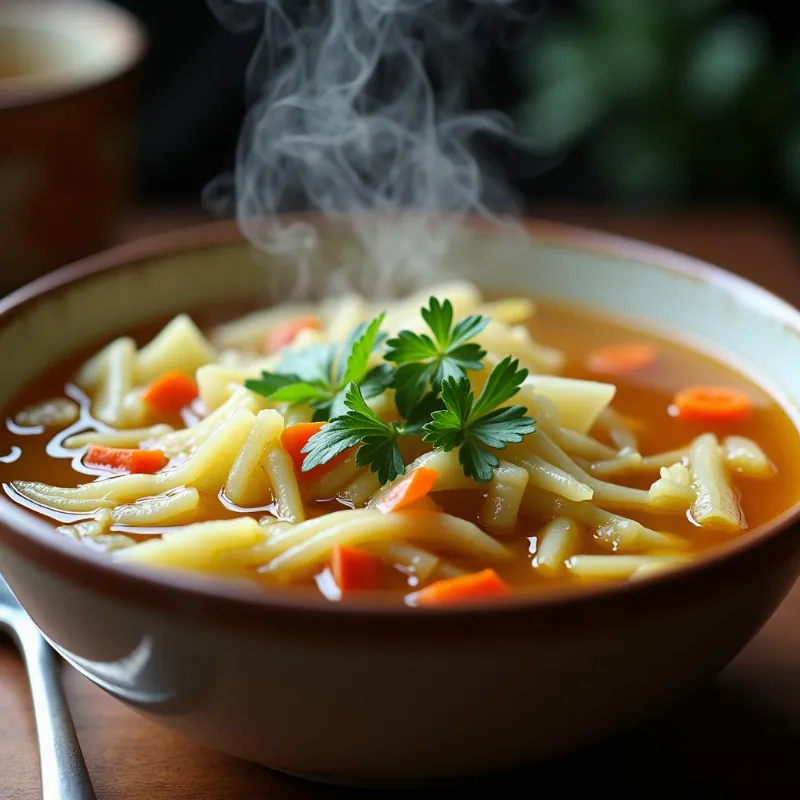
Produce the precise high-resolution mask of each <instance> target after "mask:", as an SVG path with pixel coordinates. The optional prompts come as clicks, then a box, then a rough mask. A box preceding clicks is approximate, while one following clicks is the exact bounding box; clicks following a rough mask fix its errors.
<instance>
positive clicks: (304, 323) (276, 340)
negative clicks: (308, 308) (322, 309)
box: [264, 315, 322, 353]
mask: <svg viewBox="0 0 800 800" xmlns="http://www.w3.org/2000/svg"><path fill="white" fill-rule="evenodd" d="M308 328H310V329H311V330H314V331H321V330H322V320H321V319H320V318H319V317H315V316H313V315H308V316H303V317H295V318H294V319H290V320H287V321H286V322H284V323H282V324H280V325H278V326H277V327H275V328H273V329H272V330H271V331H269V333H267V335H266V338H265V339H264V346H265V348H266V351H267V352H268V353H276V352H277V351H278V350H282V349H283V348H284V347H288V346H289V345H290V344H291V343H292V342H293V341H294V340H295V339H296V338H297V334H298V333H300V331H302V330H306V329H308Z"/></svg>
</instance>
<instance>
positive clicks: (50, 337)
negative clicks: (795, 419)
mask: <svg viewBox="0 0 800 800" xmlns="http://www.w3.org/2000/svg"><path fill="white" fill-rule="evenodd" d="M528 230H529V233H530V238H526V237H518V238H516V239H514V240H513V241H512V239H511V238H509V237H508V236H506V234H504V233H503V234H498V233H495V232H492V231H491V230H478V229H472V230H470V231H468V232H467V233H466V234H465V236H464V240H463V241H462V242H460V243H459V244H458V245H456V246H455V249H454V252H453V263H455V264H457V265H458V269H459V271H460V273H461V274H462V275H463V276H464V277H466V278H468V279H471V280H475V281H476V282H478V283H479V284H482V285H484V286H489V287H492V288H497V289H502V290H508V291H513V292H521V293H534V294H543V295H549V296H552V297H555V298H561V299H567V300H569V301H577V302H580V303H586V304H591V305H592V306H594V307H596V308H599V309H602V310H604V311H606V312H609V313H614V314H620V315H623V316H625V317H631V318H640V319H646V320H647V322H648V324H650V325H651V326H653V325H655V326H660V327H664V328H666V329H670V328H677V327H680V328H681V329H682V330H683V331H684V332H685V334H686V335H689V336H691V337H694V338H695V339H696V340H698V341H701V342H704V343H705V344H706V345H708V346H713V347H715V348H716V349H719V350H724V351H726V353H727V354H728V355H730V356H732V357H736V358H737V359H739V360H740V361H742V362H743V363H746V364H751V365H752V364H757V365H758V374H759V375H760V376H761V379H762V380H763V381H764V382H765V383H766V384H768V385H769V386H770V387H771V388H772V389H773V391H774V392H775V393H776V395H778V396H779V397H780V398H781V399H782V400H783V402H784V403H785V404H786V407H787V408H788V409H789V410H790V412H791V413H793V414H795V413H796V410H797V404H798V402H799V401H800V372H799V371H798V370H797V364H798V363H800V313H798V312H797V311H795V310H794V309H792V308H791V307H789V306H788V305H786V304H785V303H784V302H783V301H781V300H779V299H778V298H776V297H774V296H772V295H770V294H768V293H767V292H765V291H764V290H762V289H760V288H758V287H756V286H754V285H752V284H750V283H748V282H746V281H744V280H741V279H739V278H737V277H734V276H732V275H729V274H727V273H725V272H723V271H721V270H718V269H716V268H714V267H711V266H708V265H706V264H702V263H698V262H696V261H693V260H691V259H689V258H685V257H682V256H679V255H675V254H672V253H668V252H665V251H663V250H660V249H657V248H653V247H649V246H645V245H639V244H635V243H632V242H628V241H623V240H620V239H616V238H611V237H606V236H603V235H599V234H592V233H587V232H583V231H580V230H576V229H573V228H569V227H560V226H556V225H551V224H546V223H531V224H530V226H529V228H528ZM347 239H348V237H347V234H346V233H342V232H341V231H336V230H329V231H327V232H323V234H322V240H323V243H324V245H325V246H324V248H323V250H324V253H323V257H324V259H327V260H328V261H329V263H332V261H331V260H336V259H337V258H338V257H340V256H341V255H342V254H343V252H344V251H343V250H342V248H343V247H346V245H347ZM337 254H338V255H337ZM489 266H490V267H491V276H490V277H489V270H488V269H487V268H488V267H489ZM319 274H320V276H321V275H322V274H323V273H322V272H320V273H319ZM276 277H277V278H279V279H281V280H284V281H288V282H291V281H292V280H293V278H292V276H291V274H290V273H289V272H287V271H286V264H282V265H281V264H279V263H278V261H277V257H274V258H270V257H260V258H258V259H256V258H253V257H251V253H250V250H249V249H248V247H246V246H245V245H244V244H243V243H242V242H241V240H240V238H239V235H238V233H237V231H236V229H235V227H234V226H233V225H229V224H227V223H226V224H222V225H216V226H210V227H206V228H202V229H199V230H194V231H189V232H185V233H179V234H170V235H167V236H163V237H160V238H157V239H154V240H150V241H145V242H140V243H136V244H133V245H130V246H126V247H123V248H121V249H118V250H115V251H113V252H110V253H106V254H103V255H101V256H98V257H94V258H92V259H90V260H87V261H85V262H83V263H81V264H78V265H76V266H72V267H70V268H68V269H65V270H61V271H59V272H56V273H53V274H51V275H49V276H46V277H45V278H43V279H42V280H40V281H38V282H37V283H34V284H33V285H31V286H28V287H26V288H25V289H23V290H21V291H19V292H17V293H15V294H14V295H13V296H11V297H10V298H8V299H7V300H6V301H5V302H3V303H0V362H2V363H3V365H4V366H3V370H2V371H0V402H3V401H5V400H7V399H8V398H9V396H10V395H11V394H12V393H13V392H15V391H16V390H17V389H18V387H19V386H20V385H22V384H23V383H25V382H26V381H28V380H29V379H30V378H32V377H33V376H34V375H37V374H38V373H40V372H41V371H42V370H44V369H46V367H47V365H48V364H50V363H51V362H52V361H53V360H54V359H58V358H60V357H61V356H64V355H66V354H68V353H70V352H72V351H73V350H75V349H76V348H79V347H82V346H85V345H87V344H88V343H94V342H97V340H98V339H102V338H103V337H110V336H111V335H112V334H118V333H119V332H121V331H124V330H125V329H127V328H129V327H133V326H137V325H139V324H140V323H144V322H146V321H147V320H150V319H153V318H160V317H164V316H165V315H169V314H175V313H176V312H179V311H183V310H191V309H193V308H195V307H199V306H208V305H213V304H222V303H225V302H227V301H240V300H243V299H247V300H252V299H253V298H254V297H257V296H259V295H261V294H266V291H265V289H266V287H267V286H271V284H272V283H273V279H274V278H276ZM313 283H314V281H312V284H313ZM87 309H91V313H86V312H87ZM798 514H800V509H798V508H797V507H795V508H794V509H791V510H790V511H788V512H787V513H785V514H783V515H782V516H781V517H780V518H778V519H776V520H774V522H773V523H772V524H771V525H769V526H768V527H767V528H766V529H764V530H761V531H760V532H758V533H756V534H754V535H751V536H746V537H743V538H740V539H738V540H736V541H734V542H732V543H731V544H730V546H728V547H726V548H724V549H722V550H720V551H718V552H716V553H714V554H712V555H710V556H707V557H703V558H701V559H700V560H698V561H697V562H696V563H694V564H692V565H690V566H688V567H686V568H684V569H682V570H680V571H677V572H674V573H670V574H666V575H662V576H659V577H654V578H653V579H651V580H649V581H643V582H637V583H633V584H621V585H615V586H614V585H612V586H602V587H597V588H591V589H582V590H580V591H575V592H570V593H568V594H563V593H562V594H559V595H558V596H547V595H544V596H541V597H537V598H533V599H528V598H524V599H520V598H510V599H509V600H508V601H506V602H502V603H500V604H497V605H493V606H491V607H487V606H483V607H481V606H475V607H455V608H453V607H451V608H450V609H438V610H433V609H431V610H426V611H424V612H422V613H421V612H420V610H419V609H416V610H415V609H409V608H405V607H391V608H390V607H386V606H380V605H364V604H360V605H354V606H350V607H347V608H344V607H340V606H336V605H332V604H330V603H327V602H326V601H324V600H322V599H319V600H317V599H316V598H311V597H305V596H304V597H303V598H300V597H298V596H297V595H293V594H292V593H291V591H289V590H283V591H279V592H276V593H274V594H272V593H270V594H268V593H265V592H263V591H258V590H257V589H256V588H255V587H252V586H249V585H240V584H237V583H229V582H224V581H221V580H212V579H207V578H202V577H197V576H194V575H191V574H188V573H187V574H163V573H156V572H147V571H142V570H139V569H135V568H131V567H128V568H125V567H123V566H117V565H114V564H112V563H110V561H108V560H106V559H105V558H104V557H103V556H102V554H97V553H94V552H90V551H88V550H87V549H84V548H81V547H79V546H77V545H76V544H75V543H74V542H72V541H70V540H67V539H65V538H59V537H57V536H55V535H54V533H53V531H52V528H51V527H50V526H49V525H48V524H46V523H45V522H44V521H43V520H42V519H39V518H36V517H35V516H33V515H32V514H31V513H30V512H28V511H26V510H24V509H23V508H21V507H19V506H16V505H14V504H12V503H11V502H10V501H9V500H7V499H6V498H5V497H3V498H2V499H0V522H1V523H2V524H1V525H0V566H1V568H2V572H3V574H4V575H5V577H6V579H7V580H8V583H9V584H10V585H11V588H12V589H13V591H14V592H15V593H16V595H17V596H18V597H19V599H20V601H21V602H22V604H23V605H24V606H25V608H26V609H27V610H28V611H29V612H30V614H31V616H32V617H33V619H34V620H35V621H36V623H37V624H38V625H39V627H40V628H41V630H42V631H43V632H44V634H45V635H46V636H47V638H48V639H49V640H50V641H51V642H52V643H53V645H54V647H55V648H56V649H57V650H58V652H60V653H61V654H62V655H63V656H64V658H65V659H66V660H67V661H68V662H70V663H71V664H72V665H74V666H75V667H76V668H77V669H78V670H80V671H81V672H82V673H84V674H85V675H87V676H88V677H89V678H90V679H91V680H92V681H94V682H95V683H97V684H98V685H99V686H101V687H103V688H104V689H105V690H106V691H107V692H109V693H110V694H112V695H113V696H115V697H117V698H119V699H120V700H121V701H122V702H124V703H127V704H129V705H130V706H132V707H133V708H135V709H136V710H137V711H139V712H141V713H142V714H144V715H146V716H148V717H150V718H151V719H153V720H155V721H156V722H158V723H160V724H162V725H165V726H167V727H169V728H172V729H174V730H176V731H179V732H181V733H182V734H185V735H186V736H187V737H190V738H191V739H193V740H196V741H197V742H200V743H202V744H204V745H207V746H209V747H211V748H215V749H217V750H221V751H225V752H227V753H230V754H233V755H235V756H240V757H242V758H244V759H250V760H253V761H256V762H260V763H261V764H265V765H268V766H270V767H273V768H276V769H279V770H283V771H286V772H289V773H295V774H302V775H304V776H307V777H311V778H314V779H318V780H326V781H333V782H338V783H344V784H370V785H389V784H395V783H403V782H405V781H431V780H435V779H457V778H464V777H470V776H474V775H478V774H485V773H492V772H494V771H497V770H504V769H507V768H511V767H517V766H521V765H526V764H530V763H533V762H536V761H540V760H542V759H547V758H550V757H554V756H557V755H564V754H566V753H569V752H571V751H574V750H576V749H578V748H581V747H583V746H585V745H589V744H591V743H594V742H597V741H598V740H600V739H602V738H603V737H607V736H609V735H611V734H613V733H617V732H619V731H621V730H622V729H625V728H628V727H629V726H632V725H634V724H636V723H638V722H640V721H641V720H643V719H644V718H646V717H648V716H649V715H652V714H654V713H655V712H657V711H658V710H659V709H661V708H663V707H665V706H667V705H668V704H669V703H671V702H672V701H673V700H674V699H675V698H677V697H678V696H680V695H681V694H683V693H684V692H686V691H687V690H689V689H690V687H693V686H695V685H696V684H698V683H699V682H701V681H704V680H707V679H709V678H711V677H712V676H713V675H715V673H717V672H718V671H719V670H720V669H722V668H723V667H724V666H725V665H726V664H727V663H728V662H729V661H730V660H731V659H732V658H733V657H734V656H735V655H736V654H737V653H738V652H739V650H740V649H741V648H742V647H743V646H744V644H745V643H746V642H747V641H748V639H750V637H751V636H752V635H753V634H754V632H755V631H756V630H757V629H758V628H759V627H760V626H761V625H762V624H763V623H764V622H765V621H766V620H767V618H768V617H769V616H770V615H771V613H772V612H773V611H774V609H775V608H776V607H777V605H778V604H779V603H780V601H781V599H782V598H783V597H784V595H785V594H786V593H787V591H788V590H789V589H790V587H791V586H792V584H793V583H794V581H795V578H796V576H797V574H798V568H800V531H798V527H797V521H798Z"/></svg>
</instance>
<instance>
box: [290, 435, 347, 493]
mask: <svg viewBox="0 0 800 800" xmlns="http://www.w3.org/2000/svg"><path fill="white" fill-rule="evenodd" d="M327 424H328V423H327V422H298V423H296V424H295V425H289V427H288V428H284V429H283V432H282V433H281V444H282V445H283V449H284V450H285V451H286V452H287V453H288V454H289V456H290V457H291V459H292V462H293V463H294V471H295V473H296V474H297V477H298V479H300V480H304V481H305V480H313V479H314V478H318V477H319V476H320V475H324V474H325V473H326V472H327V471H328V470H330V469H332V468H333V467H335V466H337V465H338V464H341V463H342V461H344V460H345V459H346V458H347V456H348V454H349V451H347V450H346V451H345V452H344V453H340V454H339V455H338V456H336V457H335V458H332V459H331V460H330V461H328V462H327V463H326V464H320V465H319V466H318V467H314V469H311V470H309V471H308V472H303V461H305V458H306V454H305V453H304V452H303V448H304V447H305V446H306V445H307V444H308V440H309V439H310V438H311V437H312V436H313V435H314V434H315V433H317V432H318V431H321V430H322V428H323V426H324V425H327Z"/></svg>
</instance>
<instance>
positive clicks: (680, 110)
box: [120, 0, 800, 212]
mask: <svg viewBox="0 0 800 800" xmlns="http://www.w3.org/2000/svg"><path fill="white" fill-rule="evenodd" d="M120 4H121V5H123V6H125V7H127V8H128V9H130V10H131V11H132V12H134V13H135V14H136V15H137V16H138V17H139V18H140V19H141V20H142V21H143V22H144V24H145V25H146V27H147V29H148V31H149V34H150V38H151V44H150V53H149V55H148V57H147V59H146V62H145V65H144V66H145V71H144V91H143V92H142V93H141V99H140V113H139V122H140V128H139V132H138V134H139V135H138V137H137V158H138V162H139V164H140V169H139V170H138V172H137V175H138V176H139V186H138V190H139V192H140V194H141V197H142V198H145V199H147V200H150V201H169V202H186V201H194V200H196V199H197V197H198V196H199V193H200V191H201V190H202V188H203V186H204V185H205V184H206V182H207V181H208V180H209V179H210V178H211V177H213V176H214V175H216V174H217V173H218V172H221V171H224V170H226V169H229V168H230V167H231V165H232V157H233V152H234V148H235V143H236V139H237V135H238V131H239V127H240V123H241V120H242V115H243V113H244V88H243V75H244V71H245V67H246V64H247V61H248V58H249V56H250V54H251V52H252V48H253V45H254V43H255V39H256V33H255V32H254V33H253V34H242V35H233V34H231V33H229V32H226V31H225V29H224V28H222V26H220V24H219V23H218V22H217V21H216V19H214V18H213V16H212V14H211V13H210V11H209V10H208V8H207V6H206V4H205V3H204V2H200V0H170V2H169V3H165V2H163V0H120ZM517 7H518V8H519V10H520V12H521V13H522V15H523V16H522V19H523V20H524V21H522V22H521V21H520V19H519V18H518V19H511V20H509V21H508V22H507V23H505V24H504V25H494V26H492V29H491V30H487V31H486V39H485V48H486V58H485V59H484V63H483V64H482V65H481V66H480V67H479V70H478V79H477V80H476V81H475V85H474V86H473V91H472V97H471V102H472V103H473V104H474V105H475V106H476V107H481V106H490V107H495V108H500V109H501V110H503V111H505V112H507V113H509V114H511V115H513V116H514V117H515V119H516V120H517V123H518V125H519V130H520V132H521V133H523V134H524V135H525V136H527V137H529V138H530V140H531V143H532V144H533V146H534V150H533V151H532V152H529V153H525V154H522V153H519V152H502V153H499V154H497V155H498V157H499V159H500V161H501V164H502V166H503V167H504V168H505V171H506V172H507V174H508V175H509V176H511V177H512V182H513V183H514V184H515V188H517V189H518V191H519V192H520V193H521V194H522V195H523V196H524V198H525V199H526V200H528V201H529V202H531V203H543V202H544V203H547V202H558V203H562V202H567V203H568V202H577V203H588V202H595V203H596V202H602V203H604V204H614V205H615V206H620V207H636V208H641V207H642V206H646V207H652V208H664V207H675V206H684V205H687V204H700V203H703V204H709V203H713V204H717V205H718V204H747V205H753V204H768V205H770V206H776V207H780V208H782V209H786V210H787V211H791V212H796V211H797V210H798V209H800V29H798V24H797V23H796V22H795V21H794V14H793V8H792V4H789V3H786V2H776V1H774V0H568V1H565V0H551V2H549V3H541V2H537V0H524V1H523V2H518V3H517Z"/></svg>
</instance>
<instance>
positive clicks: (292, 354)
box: [275, 344, 336, 386]
mask: <svg viewBox="0 0 800 800" xmlns="http://www.w3.org/2000/svg"><path fill="white" fill-rule="evenodd" d="M335 358H336V346H335V345H332V344H311V345H308V347H302V348H300V349H299V350H288V351H287V352H286V353H284V356H283V359H282V360H281V362H280V363H279V364H278V366H277V368H276V370H275V372H276V373H277V374H278V375H296V376H297V377H298V378H299V379H300V380H301V381H304V382H305V383H313V384H320V385H321V386H331V373H332V371H333V362H334V359H335Z"/></svg>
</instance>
